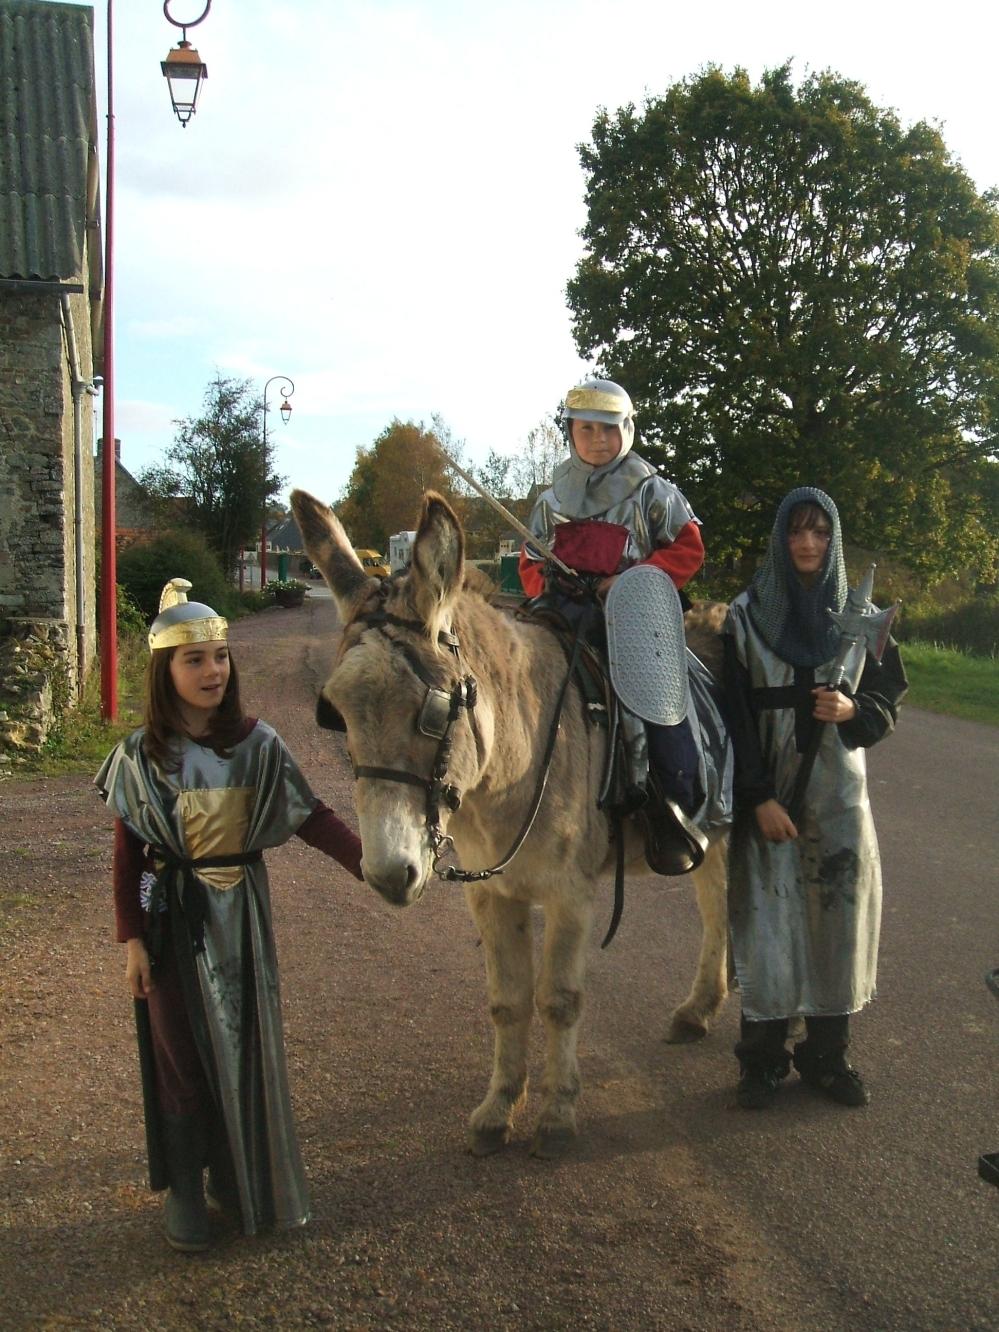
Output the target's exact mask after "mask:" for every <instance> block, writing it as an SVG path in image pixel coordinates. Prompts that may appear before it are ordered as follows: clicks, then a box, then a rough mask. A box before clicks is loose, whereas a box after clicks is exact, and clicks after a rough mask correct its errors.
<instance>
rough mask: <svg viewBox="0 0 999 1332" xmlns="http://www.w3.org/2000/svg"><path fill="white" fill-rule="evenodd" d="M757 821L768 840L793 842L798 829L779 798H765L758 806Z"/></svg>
mask: <svg viewBox="0 0 999 1332" xmlns="http://www.w3.org/2000/svg"><path fill="white" fill-rule="evenodd" d="M756 822H757V824H758V825H759V829H760V832H761V833H762V834H763V836H764V838H765V839H766V840H767V841H768V842H793V841H794V839H795V838H796V837H797V836H798V829H797V828H796V827H795V826H794V824H793V823H792V822H791V816H790V814H788V812H787V810H786V809H785V808H784V806H783V805H782V804H781V803H780V801H779V800H764V802H763V804H762V805H757V806H756Z"/></svg>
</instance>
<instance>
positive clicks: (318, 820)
mask: <svg viewBox="0 0 999 1332" xmlns="http://www.w3.org/2000/svg"><path fill="white" fill-rule="evenodd" d="M296 836H297V837H301V839H302V841H303V842H305V843H307V844H308V845H309V846H314V847H315V848H316V850H317V851H322V852H323V853H324V854H325V855H327V856H332V857H333V859H334V860H338V861H339V862H340V864H341V865H343V867H344V868H345V869H349V870H350V872H351V874H353V876H354V878H355V879H360V880H361V881H362V882H363V880H364V875H363V874H362V873H361V839H360V838H359V837H358V836H357V834H356V833H354V832H351V830H350V829H349V828H348V827H347V825H346V824H345V823H341V821H340V820H339V819H338V818H337V816H336V815H335V814H334V813H333V811H332V810H331V809H330V808H329V806H328V805H324V804H323V802H322V801H321V800H320V801H319V803H318V805H316V807H315V809H314V810H313V811H312V813H311V814H310V815H309V817H308V818H307V819H306V820H305V822H304V823H303V824H302V826H301V827H300V828H299V830H298V832H297V833H296Z"/></svg>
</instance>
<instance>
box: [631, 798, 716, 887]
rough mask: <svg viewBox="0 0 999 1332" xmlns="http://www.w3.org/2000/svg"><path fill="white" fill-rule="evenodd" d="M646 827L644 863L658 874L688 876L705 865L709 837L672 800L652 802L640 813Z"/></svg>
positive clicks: (653, 799) (651, 800)
mask: <svg viewBox="0 0 999 1332" xmlns="http://www.w3.org/2000/svg"><path fill="white" fill-rule="evenodd" d="M641 817H642V821H643V823H644V825H645V859H646V861H647V862H648V865H649V869H651V870H652V871H653V873H655V874H664V875H669V876H676V875H679V874H689V873H690V872H691V870H695V869H697V867H698V866H699V865H701V864H702V863H703V861H704V856H705V854H706V852H707V849H708V839H707V837H706V835H705V834H704V833H703V832H702V831H701V830H700V828H698V827H697V825H696V824H695V823H692V822H691V820H690V819H689V818H688V817H687V815H686V814H684V812H683V810H682V809H681V808H680V806H679V805H678V804H677V803H676V801H675V800H671V799H670V797H669V796H663V795H660V796H658V797H653V798H652V799H650V800H649V802H648V804H647V805H646V806H645V807H644V809H643V810H642V811H641Z"/></svg>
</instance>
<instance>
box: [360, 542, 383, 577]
mask: <svg viewBox="0 0 999 1332" xmlns="http://www.w3.org/2000/svg"><path fill="white" fill-rule="evenodd" d="M354 554H355V555H356V556H357V558H358V559H359V560H360V561H361V563H362V564H363V565H364V569H365V572H366V573H369V574H374V576H375V577H376V578H388V576H389V567H388V565H387V564H386V563H385V556H384V555H379V554H378V551H377V550H358V549H357V548H355V550H354Z"/></svg>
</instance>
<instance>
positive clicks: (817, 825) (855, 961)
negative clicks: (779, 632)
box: [725, 592, 905, 1020]
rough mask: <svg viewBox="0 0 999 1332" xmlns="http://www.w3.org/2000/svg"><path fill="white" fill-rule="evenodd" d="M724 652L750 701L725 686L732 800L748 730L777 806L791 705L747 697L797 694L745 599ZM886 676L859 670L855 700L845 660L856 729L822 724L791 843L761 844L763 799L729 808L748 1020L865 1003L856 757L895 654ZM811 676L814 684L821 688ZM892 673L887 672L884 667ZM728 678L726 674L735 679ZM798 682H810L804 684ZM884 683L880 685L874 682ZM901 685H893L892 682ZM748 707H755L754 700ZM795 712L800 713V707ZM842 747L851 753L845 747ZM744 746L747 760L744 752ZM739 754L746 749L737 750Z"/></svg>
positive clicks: (865, 831) (865, 832)
mask: <svg viewBox="0 0 999 1332" xmlns="http://www.w3.org/2000/svg"><path fill="white" fill-rule="evenodd" d="M725 633H726V634H728V635H729V636H730V639H731V645H730V649H729V650H730V651H733V649H734V653H733V655H734V659H735V661H736V662H737V663H738V668H741V669H742V672H744V673H745V675H744V678H743V684H744V686H745V689H746V690H748V692H749V695H750V696H749V697H740V693H741V692H744V691H736V690H733V688H732V683H731V679H730V680H729V689H728V693H729V696H730V704H731V710H732V714H733V717H732V719H733V724H734V726H735V728H736V761H737V777H736V783H737V795H738V785H739V772H738V768H739V766H740V761H741V760H740V750H739V742H738V729H739V724H740V715H741V718H742V719H743V724H744V725H746V726H750V727H753V728H754V729H755V736H756V739H757V740H758V745H759V757H760V759H761V760H762V764H763V765H764V767H765V769H766V771H767V772H768V773H769V776H770V778H771V780H772V783H773V788H772V789H773V793H774V795H775V796H776V799H777V800H779V801H780V803H781V804H782V805H784V806H785V808H786V807H787V805H788V803H789V801H790V799H791V793H792V790H793V788H794V781H795V775H796V773H797V771H798V767H799V765H800V762H801V758H802V755H801V754H800V753H799V750H798V744H797V742H796V735H795V729H796V712H795V707H794V706H793V704H790V703H787V704H784V705H781V702H780V699H779V696H777V695H770V696H769V701H768V698H767V696H766V695H758V694H756V693H755V691H757V690H784V691H788V693H786V694H785V695H784V696H785V697H788V695H789V692H790V691H791V690H795V689H797V691H798V692H799V693H800V694H807V688H808V686H807V684H806V685H803V684H802V683H801V680H800V672H799V679H797V680H796V672H795V668H794V667H793V666H791V665H789V664H788V663H787V662H785V661H783V660H782V659H781V658H780V657H778V656H777V655H776V653H775V652H774V651H773V650H772V649H771V648H770V647H769V646H768V644H767V643H766V642H765V640H764V639H763V638H762V637H761V636H760V634H759V633H758V632H757V630H756V628H755V626H754V625H753V622H752V620H751V618H750V615H749V611H748V596H747V594H746V593H745V592H744V593H742V594H741V595H740V596H739V597H737V598H736V599H735V601H734V602H733V603H732V605H731V607H730V609H729V614H728V619H727V622H726V625H725ZM891 651H892V652H893V653H894V657H893V663H889V662H888V656H887V654H886V658H885V665H886V667H887V669H883V668H881V667H877V666H876V665H874V663H873V662H872V661H869V662H868V671H874V672H876V673H877V676H878V680H877V682H876V683H877V688H878V689H879V690H881V691H882V692H877V691H876V690H874V689H872V691H871V692H870V694H869V695H865V693H864V689H865V687H866V686H861V676H862V674H864V679H865V681H866V680H867V678H868V676H867V674H866V673H865V652H864V649H863V647H856V648H854V650H853V653H852V654H851V656H850V658H849V660H848V662H847V672H846V679H845V681H844V686H843V687H844V689H845V690H849V691H850V692H851V693H856V691H857V690H858V687H860V690H861V692H860V694H859V695H858V696H857V700H856V701H857V703H858V708H861V709H862V712H863V715H862V717H860V714H859V713H858V717H860V721H859V722H858V726H857V727H856V728H854V731H853V732H852V733H851V730H850V727H851V725H852V723H843V724H842V725H841V726H835V725H827V726H826V727H825V729H824V732H823V734H822V739H821V744H820V746H819V750H818V756H817V758H816V761H815V767H814V769H813V771H812V775H811V778H810V781H809V783H808V787H807V793H806V797H805V807H804V812H803V814H802V817H801V819H800V820H799V822H798V825H797V827H798V834H799V835H798V838H797V839H796V840H794V841H790V842H768V841H765V840H764V838H763V837H762V836H761V834H760V831H759V828H758V826H757V822H756V817H755V813H754V806H755V804H756V803H758V802H759V800H761V799H763V798H766V792H765V791H764V790H758V791H756V792H755V793H753V794H752V795H751V797H750V799H749V800H748V801H746V802H745V803H744V804H743V807H742V808H740V809H738V811H737V815H736V820H735V824H734V826H733V830H732V845H731V853H730V877H729V908H730V921H731V931H732V947H733V954H734V962H735V970H736V974H737V976H738V979H739V988H740V991H741V998H742V1008H743V1012H744V1014H745V1016H746V1017H747V1018H749V1019H751V1020H762V1019H767V1018H779V1017H790V1016H794V1015H797V1014H801V1015H833V1014H843V1013H853V1012H856V1011H857V1010H858V1009H860V1008H862V1007H863V1006H864V1005H865V1004H866V1003H867V1002H868V1001H869V1000H870V999H872V998H873V996H874V993H875V978H876V972H877V955H878V936H879V931H880V925H881V862H880V857H879V853H878V842H877V836H876V834H875V831H874V821H873V818H872V816H871V807H870V802H869V800H868V795H867V775H866V762H865V756H864V749H863V748H862V747H860V746H864V745H870V744H873V743H874V742H875V741H876V740H877V739H880V738H881V737H882V736H883V735H885V734H887V733H888V732H889V731H890V730H891V729H892V727H893V725H894V720H895V715H896V712H895V708H896V704H897V701H898V700H899V699H900V698H901V695H902V693H904V689H905V678H904V673H903V672H902V670H901V664H900V663H899V662H898V657H897V650H895V649H894V648H892V649H891ZM831 664H832V663H831V662H830V663H828V664H827V665H825V666H818V667H816V668H815V672H814V682H815V683H822V682H823V681H824V680H825V679H826V678H827V677H828V673H829V672H828V668H829V667H830V666H831ZM895 665H897V672H896V671H895V669H894V666H895ZM738 668H737V669H738ZM810 674H811V673H810V672H809V676H810ZM882 676H884V677H885V678H884V680H882V679H881V677H882ZM899 681H900V683H899ZM754 696H755V697H754ZM802 705H803V706H807V704H805V703H804V699H803V700H802ZM844 737H846V738H847V740H848V741H849V742H850V743H854V744H855V745H856V746H857V747H855V748H849V747H848V745H847V744H846V743H844ZM755 747H756V746H755V744H749V745H747V746H746V747H745V748H746V749H755ZM744 752H745V750H744Z"/></svg>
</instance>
